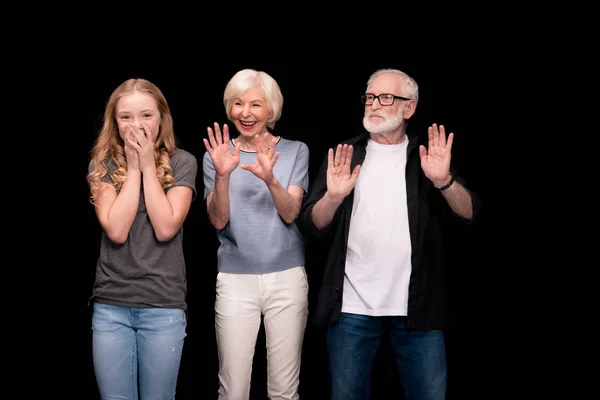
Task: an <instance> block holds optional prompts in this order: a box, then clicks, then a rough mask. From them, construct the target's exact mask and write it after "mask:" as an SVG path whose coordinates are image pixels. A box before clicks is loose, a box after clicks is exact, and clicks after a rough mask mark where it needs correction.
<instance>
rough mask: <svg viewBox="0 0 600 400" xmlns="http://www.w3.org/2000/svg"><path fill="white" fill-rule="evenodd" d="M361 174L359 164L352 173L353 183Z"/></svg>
mask: <svg viewBox="0 0 600 400" xmlns="http://www.w3.org/2000/svg"><path fill="white" fill-rule="evenodd" d="M359 173H360V164H358V165H357V166H356V167H354V170H353V171H352V177H351V179H352V182H356V179H357V178H358V174H359Z"/></svg>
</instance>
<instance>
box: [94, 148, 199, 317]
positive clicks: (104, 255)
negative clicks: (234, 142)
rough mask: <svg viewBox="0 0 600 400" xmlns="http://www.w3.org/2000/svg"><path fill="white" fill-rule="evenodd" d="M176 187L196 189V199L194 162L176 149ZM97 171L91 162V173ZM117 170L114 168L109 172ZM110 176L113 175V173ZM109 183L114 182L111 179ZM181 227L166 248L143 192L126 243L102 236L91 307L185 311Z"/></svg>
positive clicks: (195, 164)
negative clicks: (93, 170)
mask: <svg viewBox="0 0 600 400" xmlns="http://www.w3.org/2000/svg"><path fill="white" fill-rule="evenodd" d="M171 167H172V168H173V177H174V178H175V185H173V186H171V187H169V188H167V189H166V190H167V191H168V190H169V189H171V188H173V187H176V186H188V187H190V188H192V192H193V197H192V198H193V199H195V198H196V196H197V193H196V173H197V170H198V164H197V161H196V158H195V157H194V156H193V155H192V154H191V153H189V152H187V151H185V150H182V149H178V150H176V151H175V154H173V157H171ZM92 168H93V162H90V164H89V169H90V170H91V169H92ZM110 168H114V166H109V170H110ZM109 172H110V171H109ZM107 177H108V176H106V177H105V181H108V182H110V178H109V177H108V180H107ZM182 235H183V227H182V228H181V229H180V230H179V232H177V234H175V236H174V237H173V238H172V239H171V240H169V241H168V242H160V241H158V239H157V238H156V235H155V234H154V229H153V228H152V224H151V223H150V218H149V217H148V212H147V211H146V203H145V201H144V191H143V187H142V192H141V194H140V203H139V207H138V212H137V215H136V216H135V220H134V221H133V225H132V226H131V229H130V230H129V234H128V236H127V240H126V241H125V243H123V244H116V243H114V242H112V241H111V240H110V239H109V238H108V236H107V235H106V233H105V232H104V230H102V239H101V244H100V257H99V258H98V262H97V264H96V280H95V283H94V287H93V292H92V297H91V298H90V302H91V301H97V302H99V303H106V304H111V305H116V306H123V307H135V308H144V307H167V308H181V309H183V310H185V311H187V304H186V294H187V281H186V270H185V259H184V256H183V247H182Z"/></svg>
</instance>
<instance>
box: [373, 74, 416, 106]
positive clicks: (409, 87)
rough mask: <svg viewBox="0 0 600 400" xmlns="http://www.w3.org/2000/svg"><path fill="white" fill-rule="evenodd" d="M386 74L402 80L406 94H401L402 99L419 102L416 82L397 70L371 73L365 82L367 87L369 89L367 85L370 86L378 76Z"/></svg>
mask: <svg viewBox="0 0 600 400" xmlns="http://www.w3.org/2000/svg"><path fill="white" fill-rule="evenodd" d="M388 73H391V74H396V75H398V76H399V77H400V78H402V79H404V84H405V85H406V86H405V88H404V90H405V91H406V92H405V93H403V96H404V97H408V98H409V99H413V100H414V101H416V102H417V103H418V102H419V85H418V84H417V81H415V80H414V79H413V78H412V77H411V76H410V75H408V74H407V73H405V72H402V71H400V70H399V69H392V68H382V69H378V70H377V71H375V72H373V73H372V74H371V76H370V77H369V80H368V81H367V87H369V85H370V84H371V82H373V80H374V79H375V78H377V77H378V76H380V75H383V74H388Z"/></svg>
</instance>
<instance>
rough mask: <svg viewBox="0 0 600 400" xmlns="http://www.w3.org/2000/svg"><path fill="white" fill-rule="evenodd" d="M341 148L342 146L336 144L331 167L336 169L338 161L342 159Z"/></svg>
mask: <svg viewBox="0 0 600 400" xmlns="http://www.w3.org/2000/svg"><path fill="white" fill-rule="evenodd" d="M343 148H344V146H342V145H341V144H338V146H337V150H336V152H335V158H334V160H333V165H334V167H336V168H337V167H338V166H339V165H340V160H341V159H342V151H343Z"/></svg>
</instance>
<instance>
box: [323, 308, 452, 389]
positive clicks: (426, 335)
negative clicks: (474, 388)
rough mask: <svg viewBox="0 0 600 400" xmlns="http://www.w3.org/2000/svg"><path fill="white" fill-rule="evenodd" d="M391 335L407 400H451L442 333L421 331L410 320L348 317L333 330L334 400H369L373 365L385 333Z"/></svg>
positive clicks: (331, 368) (330, 331) (330, 344)
mask: <svg viewBox="0 0 600 400" xmlns="http://www.w3.org/2000/svg"><path fill="white" fill-rule="evenodd" d="M385 331H387V332H388V333H389V335H390V340H391V343H392V348H393V349H394V355H395V358H396V367H397V368H398V373H399V374H400V381H401V382H402V386H403V388H404V394H405V397H406V399H407V400H444V399H445V398H446V347H445V344H444V333H443V332H442V331H439V330H433V331H416V330H412V329H409V328H407V327H406V317H401V316H396V317H370V316H367V315H357V314H347V313H342V314H341V316H340V320H339V322H338V323H335V324H333V325H331V326H330V327H329V329H328V332H327V352H328V355H329V373H330V378H331V399H332V400H366V399H369V397H370V392H371V390H370V389H371V367H372V365H373V360H374V358H375V355H376V353H377V349H378V347H379V344H380V342H381V338H382V337H383V335H384V332H385Z"/></svg>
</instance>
